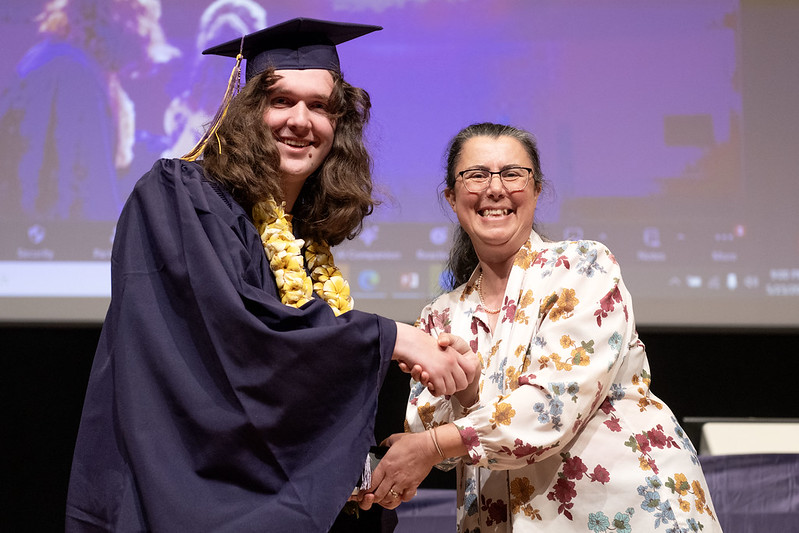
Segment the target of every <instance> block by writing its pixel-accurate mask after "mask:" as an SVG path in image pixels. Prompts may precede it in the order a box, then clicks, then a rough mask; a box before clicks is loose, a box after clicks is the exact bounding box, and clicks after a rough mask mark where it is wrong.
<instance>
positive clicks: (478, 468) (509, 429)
mask: <svg viewBox="0 0 799 533" xmlns="http://www.w3.org/2000/svg"><path fill="white" fill-rule="evenodd" d="M478 275H479V270H478V271H476V272H475V273H474V274H473V276H472V278H471V280H470V281H469V282H467V283H466V284H464V285H462V286H461V287H458V288H456V289H455V290H453V291H452V292H450V293H447V294H444V295H442V296H441V297H439V298H437V299H436V300H435V301H434V302H433V303H432V304H430V305H429V306H427V307H426V308H425V309H424V310H423V312H422V315H421V317H420V319H419V321H418V322H417V326H418V327H420V328H421V329H423V330H424V331H426V332H428V333H430V334H431V335H434V336H437V335H438V334H439V333H442V332H451V333H454V334H455V335H459V336H461V337H463V338H464V339H465V340H467V342H469V345H470V346H471V348H472V350H473V351H474V352H475V353H476V354H477V355H478V357H479V358H480V360H481V362H482V363H483V371H482V375H481V378H480V387H479V391H480V399H479V400H478V402H477V403H476V404H475V405H474V406H471V407H468V408H464V407H463V406H461V405H460V404H459V403H458V401H457V399H456V398H454V397H446V398H437V397H434V396H432V395H431V394H430V393H429V391H427V390H426V389H425V388H424V387H422V386H421V384H419V383H417V382H415V381H411V394H410V397H409V401H408V409H407V413H406V429H407V430H408V431H423V430H425V429H429V428H431V427H435V426H438V425H441V424H445V423H454V424H455V425H456V426H457V427H458V429H459V431H460V433H461V438H462V441H463V443H464V445H465V446H466V447H467V449H468V456H467V457H465V458H453V459H449V460H447V461H445V462H443V463H442V464H441V465H439V467H440V468H443V469H447V468H452V467H455V468H457V471H458V511H457V516H458V531H459V532H461V533H478V532H479V533H487V532H494V531H540V530H541V529H542V527H550V528H552V530H553V531H558V532H571V531H575V532H576V531H580V532H594V533H605V532H611V531H613V532H616V533H624V532H627V533H634V532H652V531H654V532H663V533H688V532H693V531H699V530H701V531H703V533H715V532H719V531H721V528H720V526H719V524H718V521H717V520H716V517H715V513H714V511H713V504H712V502H711V499H710V495H709V494H708V493H707V489H706V487H707V485H706V482H705V479H704V475H703V474H702V470H701V467H700V465H699V461H698V460H697V458H696V451H695V449H694V447H693V446H692V445H691V442H690V441H689V440H688V438H687V436H686V435H685V433H684V431H683V430H682V429H681V428H680V426H679V424H678V423H677V420H676V418H675V417H674V415H673V414H672V413H671V411H670V410H669V409H668V407H667V406H666V405H664V404H663V402H661V401H660V400H659V399H658V398H657V397H655V396H654V395H653V394H652V392H651V391H650V388H649V387H650V384H651V376H650V374H649V364H648V361H647V357H646V352H645V350H644V345H643V343H641V341H640V340H639V339H638V336H637V333H636V331H635V324H634V318H633V312H632V306H631V300H630V295H629V293H628V292H627V289H626V288H625V286H624V283H623V281H622V278H621V271H620V269H619V266H618V264H617V263H616V260H615V258H614V257H613V255H612V254H611V252H610V251H609V250H608V249H607V248H606V247H605V246H604V245H602V244H600V243H597V242H593V241H569V242H565V241H564V242H546V243H545V242H543V241H542V240H541V238H540V237H539V236H538V235H537V234H536V233H535V232H533V233H531V235H530V240H529V241H528V242H527V243H526V245H525V246H523V247H522V249H521V250H520V251H519V253H518V254H517V256H516V258H515V260H514V266H513V268H512V270H511V273H510V276H509V279H508V284H507V287H506V291H505V296H504V298H503V305H502V310H501V312H500V315H499V318H498V321H497V325H496V327H495V331H494V333H493V334H492V333H491V331H490V328H489V327H488V315H487V314H486V313H485V310H484V309H483V307H482V305H481V304H480V299H479V296H478V294H477V292H476V290H475V288H474V284H475V280H476V279H477V276H478Z"/></svg>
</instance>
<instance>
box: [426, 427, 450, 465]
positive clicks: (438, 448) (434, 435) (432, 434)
mask: <svg viewBox="0 0 799 533" xmlns="http://www.w3.org/2000/svg"><path fill="white" fill-rule="evenodd" d="M430 438H431V439H433V445H434V446H435V447H436V451H438V455H440V456H441V460H442V461H446V460H447V458H446V457H444V452H442V451H441V446H439V445H438V437H437V436H436V428H435V427H434V428H433V429H431V430H430Z"/></svg>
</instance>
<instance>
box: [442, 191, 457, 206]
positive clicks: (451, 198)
mask: <svg viewBox="0 0 799 533" xmlns="http://www.w3.org/2000/svg"><path fill="white" fill-rule="evenodd" d="M444 198H446V199H447V203H448V204H449V206H450V207H451V208H452V210H453V211H455V189H445V190H444Z"/></svg>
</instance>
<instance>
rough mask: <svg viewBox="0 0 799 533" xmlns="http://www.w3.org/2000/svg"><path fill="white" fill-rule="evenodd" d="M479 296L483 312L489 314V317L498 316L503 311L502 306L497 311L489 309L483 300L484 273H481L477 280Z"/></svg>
mask: <svg viewBox="0 0 799 533" xmlns="http://www.w3.org/2000/svg"><path fill="white" fill-rule="evenodd" d="M477 296H478V297H479V298H480V305H482V306H483V311H485V312H486V313H488V314H489V315H496V314H497V313H499V312H500V311H502V306H501V305H500V306H499V307H498V308H496V309H491V308H490V307H488V306H487V305H486V303H485V301H484V300H483V272H482V271H481V272H480V276H479V277H478V278H477Z"/></svg>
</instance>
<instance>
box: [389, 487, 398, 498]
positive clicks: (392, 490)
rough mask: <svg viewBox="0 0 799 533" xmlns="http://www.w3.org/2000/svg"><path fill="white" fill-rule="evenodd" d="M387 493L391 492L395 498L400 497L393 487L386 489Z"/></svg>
mask: <svg viewBox="0 0 799 533" xmlns="http://www.w3.org/2000/svg"><path fill="white" fill-rule="evenodd" d="M388 493H389V494H391V495H392V496H393V497H395V498H399V497H400V495H399V492H397V491H396V490H394V489H388Z"/></svg>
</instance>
